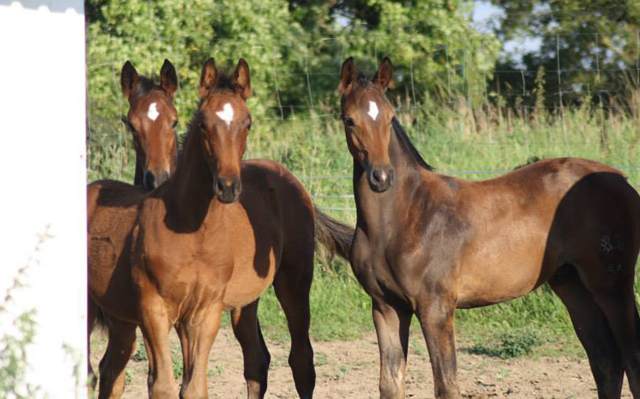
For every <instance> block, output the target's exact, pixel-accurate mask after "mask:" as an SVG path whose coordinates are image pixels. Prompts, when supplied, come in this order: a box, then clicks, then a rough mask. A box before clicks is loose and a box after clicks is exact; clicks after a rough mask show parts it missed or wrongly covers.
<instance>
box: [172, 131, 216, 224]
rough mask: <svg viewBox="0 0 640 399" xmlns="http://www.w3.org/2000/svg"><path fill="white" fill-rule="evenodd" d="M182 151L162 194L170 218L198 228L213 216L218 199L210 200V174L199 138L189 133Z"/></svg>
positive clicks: (211, 185) (211, 190)
mask: <svg viewBox="0 0 640 399" xmlns="http://www.w3.org/2000/svg"><path fill="white" fill-rule="evenodd" d="M196 134H199V133H196ZM184 152H185V154H184V156H183V159H182V161H181V162H180V164H179V165H178V167H177V169H176V172H175V174H174V175H173V176H171V178H170V180H169V182H168V187H167V189H166V190H164V192H163V194H162V195H163V197H164V198H165V202H166V203H167V205H168V206H167V213H168V216H169V218H170V219H172V220H174V221H176V222H177V221H181V222H183V223H185V224H186V225H187V226H189V227H188V229H189V230H192V229H197V228H199V227H200V225H202V223H204V222H205V218H207V217H208V216H214V215H212V213H213V211H214V208H216V206H217V205H218V201H212V199H213V176H212V175H211V170H210V169H209V166H208V165H207V162H206V160H205V157H204V152H203V150H202V148H201V138H200V137H191V138H190V139H189V142H188V143H187V147H186V148H185V149H184Z"/></svg>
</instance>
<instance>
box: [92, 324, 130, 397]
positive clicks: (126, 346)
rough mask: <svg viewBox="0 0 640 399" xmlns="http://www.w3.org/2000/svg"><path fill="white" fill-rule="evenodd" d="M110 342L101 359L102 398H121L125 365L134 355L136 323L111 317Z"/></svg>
mask: <svg viewBox="0 0 640 399" xmlns="http://www.w3.org/2000/svg"><path fill="white" fill-rule="evenodd" d="M107 325H108V329H109V344H108V346H107V352H106V353H105V354H104V357H103V358H102V360H101V361H100V366H99V368H100V395H99V398H100V399H104V398H110V399H111V398H119V397H121V396H122V393H123V392H124V379H125V372H124V369H125V366H126V365H127V362H129V359H130V358H131V356H132V355H133V352H134V350H135V343H136V327H137V326H136V325H135V324H132V323H127V322H124V321H120V320H115V319H113V318H109V319H108V320H107Z"/></svg>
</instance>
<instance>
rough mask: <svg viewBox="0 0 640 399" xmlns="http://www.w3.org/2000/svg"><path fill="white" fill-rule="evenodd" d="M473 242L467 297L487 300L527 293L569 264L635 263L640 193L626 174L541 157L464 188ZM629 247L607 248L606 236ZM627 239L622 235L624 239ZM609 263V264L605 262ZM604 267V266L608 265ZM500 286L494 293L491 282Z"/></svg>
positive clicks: (465, 264) (463, 291)
mask: <svg viewBox="0 0 640 399" xmlns="http://www.w3.org/2000/svg"><path fill="white" fill-rule="evenodd" d="M462 191H463V192H464V194H463V195H462V198H463V202H464V204H465V209H466V210H467V211H466V215H465V219H466V220H468V221H469V226H470V232H471V234H469V240H468V242H467V243H466V244H465V246H464V250H463V252H462V258H461V262H460V263H461V267H462V269H463V272H462V273H461V275H462V279H461V281H460V282H459V287H460V295H461V298H460V299H461V302H462V303H465V302H466V303H468V304H469V306H473V305H472V304H474V303H475V304H487V303H495V302H501V301H504V300H508V299H511V298H515V297H518V296H521V295H524V294H526V293H527V292H529V291H530V290H531V289H534V288H535V287H537V286H539V285H540V284H542V283H544V282H545V281H546V280H548V279H549V278H550V277H551V276H552V275H553V274H554V273H555V271H556V270H557V269H558V268H559V267H560V266H562V265H564V264H574V265H578V264H583V265H586V264H592V265H594V266H597V267H600V266H602V265H600V264H598V265H595V263H594V262H595V261H594V260H598V261H599V260H602V261H605V263H606V262H609V263H610V261H613V260H607V259H605V258H608V257H611V256H613V255H618V256H620V257H624V258H625V259H624V260H622V259H621V260H620V262H623V263H629V264H631V263H634V262H635V257H636V256H637V252H638V245H639V244H640V224H639V223H640V198H639V197H638V194H637V193H636V191H635V190H634V189H633V187H631V185H629V184H628V182H627V181H626V178H625V177H624V175H623V174H622V173H621V172H620V171H618V170H616V169H614V168H611V167H609V166H607V165H604V164H601V163H598V162H593V161H588V160H583V159H577V158H558V159H549V160H543V161H538V162H535V163H533V164H530V165H527V166H525V167H522V168H519V169H517V170H516V171H514V172H511V173H509V174H506V175H504V176H501V177H499V178H496V179H491V180H487V181H483V182H472V183H469V184H468V186H467V187H466V188H465V189H463V190H462ZM614 237H619V240H621V241H624V242H625V245H626V246H627V250H626V251H620V253H618V254H608V253H603V252H602V241H603V240H604V241H608V240H614ZM622 237H624V238H622ZM605 266H606V265H605ZM603 269H606V267H604V268H603ZM496 286H501V287H503V288H502V289H501V290H499V293H498V291H496V290H495V289H493V288H491V287H496Z"/></svg>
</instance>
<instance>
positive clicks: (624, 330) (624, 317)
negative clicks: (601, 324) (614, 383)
mask: <svg viewBox="0 0 640 399" xmlns="http://www.w3.org/2000/svg"><path fill="white" fill-rule="evenodd" d="M634 263H635V262H634ZM633 271H634V267H633V266H631V267H629V268H628V269H627V270H623V271H617V270H616V269H615V268H614V269H613V270H608V269H605V273H609V274H610V275H609V276H608V278H607V277H606V276H602V275H600V276H598V277H599V278H598V279H597V280H596V279H589V280H588V281H589V283H588V284H586V285H587V288H589V291H590V292H591V293H592V294H593V296H594V298H595V300H596V302H597V303H598V305H599V306H600V308H601V309H602V311H603V312H604V314H605V316H606V317H607V321H608V322H609V327H610V328H611V330H612V332H613V336H614V337H615V340H616V342H617V343H618V347H619V348H620V351H621V353H622V364H623V366H624V370H625V372H626V374H627V379H628V380H629V388H630V389H631V393H632V394H633V397H634V398H640V320H639V319H638V310H637V308H636V303H635V297H634V292H633V279H634V275H633Z"/></svg>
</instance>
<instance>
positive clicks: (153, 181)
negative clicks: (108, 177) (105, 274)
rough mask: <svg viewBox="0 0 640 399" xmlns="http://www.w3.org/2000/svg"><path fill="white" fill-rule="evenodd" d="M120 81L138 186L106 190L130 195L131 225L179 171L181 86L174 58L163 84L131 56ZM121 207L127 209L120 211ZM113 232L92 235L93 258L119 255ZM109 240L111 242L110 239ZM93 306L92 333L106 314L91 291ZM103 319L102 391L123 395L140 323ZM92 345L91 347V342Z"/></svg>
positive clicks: (92, 378) (163, 70)
mask: <svg viewBox="0 0 640 399" xmlns="http://www.w3.org/2000/svg"><path fill="white" fill-rule="evenodd" d="M120 83H121V88H122V93H123V94H124V97H125V98H126V99H127V101H128V103H129V111H128V112H127V116H126V118H123V122H125V123H126V125H127V126H128V128H129V130H130V132H131V135H132V138H133V145H134V149H135V151H136V170H135V175H134V176H135V177H134V184H135V186H136V187H138V189H134V188H133V187H131V186H129V185H127V184H123V183H116V182H112V183H106V184H107V185H108V186H109V185H111V186H112V187H113V189H112V190H111V193H110V194H107V193H106V192H107V191H109V190H104V192H103V194H104V195H111V197H112V198H111V199H110V201H115V202H118V201H119V200H118V196H120V194H122V195H124V197H125V199H123V202H122V203H120V204H119V205H121V206H122V205H125V204H126V207H125V209H123V210H122V209H121V211H122V212H123V214H124V215H129V216H128V217H127V226H129V227H130V224H131V223H132V222H133V219H132V218H133V215H134V214H135V206H136V204H137V202H138V201H139V199H140V198H141V196H142V190H145V191H151V190H152V189H153V188H155V187H156V186H158V185H159V184H161V183H162V182H164V181H165V180H166V179H167V178H168V177H169V176H170V175H171V174H172V173H173V172H175V169H176V166H177V154H178V151H177V147H178V144H177V138H176V125H177V121H178V113H177V111H176V108H175V106H174V104H173V96H174V94H175V93H176V90H177V88H178V76H177V74H176V70H175V68H174V66H173V64H171V62H170V61H169V60H166V59H165V61H164V63H163V65H162V68H161V69H160V84H156V83H155V82H154V80H153V79H150V78H148V77H146V76H142V75H139V74H138V72H137V71H136V69H135V68H134V66H133V65H132V64H131V62H129V61H127V62H125V64H124V65H123V67H122V71H121V74H120ZM98 186H100V185H98ZM90 187H91V186H90ZM95 190H96V188H89V193H91V192H92V191H95ZM104 195H103V198H104ZM107 202H109V201H107ZM90 206H91V204H90ZM94 206H95V204H94ZM107 206H108V204H107ZM118 213H121V212H120V211H118ZM91 218H92V212H89V219H90V220H89V221H90V222H91ZM90 231H91V229H90ZM125 231H127V228H124V229H123V230H122V231H120V232H119V234H120V235H122V237H124V236H126V233H125ZM112 238H113V237H102V239H101V240H100V241H95V240H91V239H90V240H89V251H90V253H93V256H92V258H93V260H96V259H100V258H101V254H100V249H105V250H107V255H106V256H107V257H110V256H113V249H114V248H113V247H112V246H113V245H114V244H115V245H116V246H117V247H120V246H122V245H123V242H122V240H119V241H120V242H119V243H117V244H116V242H117V241H118V240H117V239H114V240H111V239H112ZM105 240H108V241H105ZM110 241H111V242H110ZM108 242H110V243H109V244H107V245H105V244H106V243H108ZM94 265H95V262H94ZM107 267H108V268H111V267H112V266H111V265H110V264H109V266H107ZM94 271H95V270H94ZM92 273H93V272H92ZM98 275H100V274H98ZM125 277H126V276H125ZM92 278H95V275H94V274H90V275H89V279H92ZM88 309H89V311H88V334H87V338H89V337H90V336H91V332H92V331H93V328H94V326H95V322H96V319H97V318H98V317H99V316H103V314H102V313H101V311H100V309H99V308H98V307H97V305H96V304H95V302H94V301H93V299H92V298H91V296H89V305H88ZM100 321H104V323H102V324H104V325H105V326H106V328H107V330H108V334H109V344H108V346H107V350H106V352H105V354H104V356H103V357H102V360H101V361H100V367H99V368H100V387H101V388H100V397H101V398H106V397H119V396H120V395H121V394H122V390H123V389H124V373H122V372H121V371H123V370H124V365H125V364H126V363H127V361H128V357H129V356H130V355H131V353H129V352H130V351H131V350H132V349H131V347H130V345H128V344H127V343H129V342H133V343H135V326H128V325H126V324H124V323H123V322H119V321H117V320H108V322H107V320H104V318H103V317H100ZM131 339H133V341H131ZM122 345H124V346H125V348H124V349H123V348H121V346H122ZM87 347H88V348H90V347H91V345H90V343H89V344H88V345H87ZM125 352H126V353H125ZM87 363H88V368H89V372H88V375H89V378H90V387H91V389H90V392H91V391H92V390H93V388H94V385H95V382H96V378H95V375H94V372H93V369H92V368H91V362H90V361H88V362H87Z"/></svg>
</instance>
